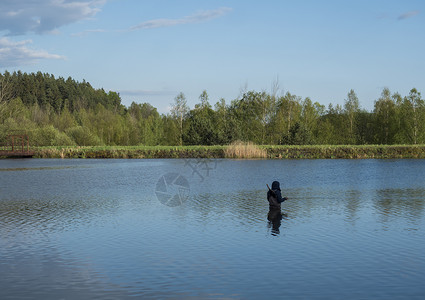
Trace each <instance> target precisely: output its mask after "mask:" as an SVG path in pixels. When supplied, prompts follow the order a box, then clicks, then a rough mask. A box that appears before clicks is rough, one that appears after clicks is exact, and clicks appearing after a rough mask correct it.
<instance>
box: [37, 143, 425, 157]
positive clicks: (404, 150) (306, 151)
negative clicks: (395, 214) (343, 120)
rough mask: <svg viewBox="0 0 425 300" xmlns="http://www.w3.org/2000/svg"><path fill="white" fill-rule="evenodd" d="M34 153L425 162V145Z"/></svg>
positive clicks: (52, 150) (41, 153)
mask: <svg viewBox="0 0 425 300" xmlns="http://www.w3.org/2000/svg"><path fill="white" fill-rule="evenodd" d="M32 150H34V152H35V155H34V157H36V158H246V159H253V158H271V159H336V158H342V159H368V158H375V159H388V158H390V159H394V158H395V159H397V158H420V159H425V145H358V146H356V145H308V146H287V145H282V146H277V145H261V146H256V145H254V144H253V143H243V142H235V143H232V144H231V145H228V146H219V145H217V146H85V147H82V146H74V147H69V146H68V147H34V148H33V149H32Z"/></svg>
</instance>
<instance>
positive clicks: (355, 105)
mask: <svg viewBox="0 0 425 300" xmlns="http://www.w3.org/2000/svg"><path fill="white" fill-rule="evenodd" d="M344 111H345V113H346V115H347V118H348V123H349V132H348V136H349V138H348V143H350V144H355V143H356V136H355V128H356V125H357V123H356V117H357V114H358V113H359V112H360V104H359V98H358V97H357V95H356V93H355V92H354V90H350V92H348V95H347V99H346V100H345V103H344Z"/></svg>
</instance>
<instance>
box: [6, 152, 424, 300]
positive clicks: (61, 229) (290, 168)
mask: <svg viewBox="0 0 425 300" xmlns="http://www.w3.org/2000/svg"><path fill="white" fill-rule="evenodd" d="M273 180H278V181H280V183H281V188H282V194H283V195H284V196H287V197H288V198H289V200H288V201H285V202H284V203H283V204H282V212H283V215H282V218H280V216H278V217H276V216H270V215H269V214H268V212H269V210H268V202H267V200H266V193H267V187H266V184H269V185H271V183H272V181H273ZM269 219H270V221H269ZM0 271H1V278H0V299H34V298H36V299H123V298H124V299H125V298H130V297H135V298H143V299H158V298H160V299H169V298H171V299H216V298H219V299H222V298H226V299H273V298H286V299H424V297H425V285H424V282H425V160H207V159H204V160H194V159H192V160H184V159H181V160H173V159H151V160H73V159H70V160H55V159H51V160H43V159H14V160H0Z"/></svg>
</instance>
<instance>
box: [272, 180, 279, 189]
mask: <svg viewBox="0 0 425 300" xmlns="http://www.w3.org/2000/svg"><path fill="white" fill-rule="evenodd" d="M272 190H279V191H280V183H279V181H273V183H272Z"/></svg>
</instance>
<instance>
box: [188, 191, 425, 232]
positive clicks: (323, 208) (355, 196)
mask: <svg viewBox="0 0 425 300" xmlns="http://www.w3.org/2000/svg"><path fill="white" fill-rule="evenodd" d="M283 193H284V196H288V197H289V200H288V201H285V202H284V203H283V204H282V212H285V213H287V214H288V219H292V220H295V219H298V220H300V221H302V222H309V220H310V219H311V218H315V217H318V218H329V217H333V216H336V217H337V218H340V217H342V218H343V219H344V220H345V221H346V222H349V223H352V224H353V225H354V223H355V222H356V220H360V219H361V218H362V216H365V215H367V214H368V213H370V212H371V213H374V214H376V215H378V216H379V217H381V218H382V219H381V221H380V222H390V221H391V222H392V221H394V218H397V219H405V220H407V221H409V222H413V223H415V224H416V223H417V221H418V220H420V219H421V218H423V212H424V209H425V201H424V199H425V189H419V190H418V189H386V190H378V191H376V194H370V193H369V192H368V191H362V190H361V189H351V190H344V189H340V190H336V189H330V188H326V187H323V188H320V187H318V188H315V189H286V190H285V191H283ZM194 201H195V203H194V204H193V209H195V210H197V211H199V212H200V215H201V218H203V219H204V220H205V221H207V222H210V221H211V218H212V216H213V218H220V217H221V216H223V217H225V216H228V215H229V214H231V215H234V216H235V218H237V219H239V220H240V222H241V224H244V225H249V224H251V225H255V224H257V223H258V221H259V220H264V218H265V216H266V215H267V212H268V203H267V200H266V192H265V191H258V190H255V191H243V192H232V193H227V194H204V195H196V196H195V197H194ZM371 210H372V211H371ZM288 224H289V223H288ZM290 224H294V223H293V222H290ZM255 226H257V225H255Z"/></svg>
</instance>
